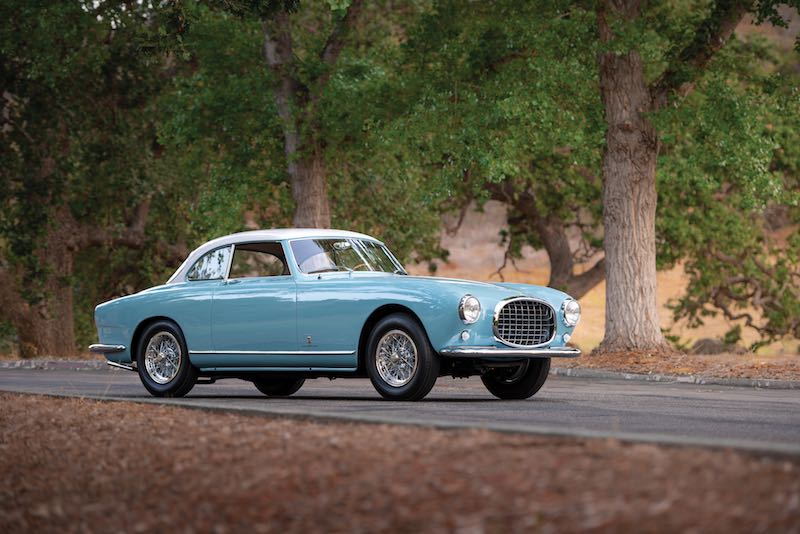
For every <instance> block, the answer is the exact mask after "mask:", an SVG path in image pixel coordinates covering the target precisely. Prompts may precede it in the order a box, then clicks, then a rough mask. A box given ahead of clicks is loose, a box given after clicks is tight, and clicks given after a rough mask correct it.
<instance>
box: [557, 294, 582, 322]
mask: <svg viewBox="0 0 800 534" xmlns="http://www.w3.org/2000/svg"><path fill="white" fill-rule="evenodd" d="M561 315H562V317H563V318H564V324H565V325H567V326H570V327H574V326H576V325H577V324H578V322H579V321H580V320H581V304H580V303H579V302H578V301H577V300H575V299H567V300H565V301H564V302H562V303H561Z"/></svg>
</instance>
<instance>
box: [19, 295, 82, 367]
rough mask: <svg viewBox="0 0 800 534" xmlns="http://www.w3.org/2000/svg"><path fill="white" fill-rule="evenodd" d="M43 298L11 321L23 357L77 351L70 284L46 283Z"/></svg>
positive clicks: (64, 355)
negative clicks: (45, 292) (45, 293)
mask: <svg viewBox="0 0 800 534" xmlns="http://www.w3.org/2000/svg"><path fill="white" fill-rule="evenodd" d="M47 285H48V286H50V287H48V289H47V291H48V293H47V296H46V298H45V300H44V301H43V302H41V303H39V304H37V305H36V306H31V307H30V308H29V309H28V310H27V312H26V313H25V314H24V315H21V316H19V318H18V320H17V321H14V327H15V328H16V330H17V336H18V338H19V352H20V357H22V358H44V357H62V358H63V357H67V356H73V355H74V354H75V353H76V350H77V348H76V345H75V329H74V323H75V321H74V317H73V308H72V305H73V300H72V287H70V286H68V285H63V284H62V283H60V282H59V281H57V280H53V281H52V284H51V283H48V284H47Z"/></svg>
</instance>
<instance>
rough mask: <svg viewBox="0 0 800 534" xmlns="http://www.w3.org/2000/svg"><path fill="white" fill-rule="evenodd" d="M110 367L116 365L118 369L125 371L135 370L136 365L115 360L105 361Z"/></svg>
mask: <svg viewBox="0 0 800 534" xmlns="http://www.w3.org/2000/svg"><path fill="white" fill-rule="evenodd" d="M106 363H107V364H108V365H109V366H111V367H117V368H118V369H125V370H126V371H133V372H134V373H135V372H136V367H134V366H132V365H128V364H126V363H117V362H106Z"/></svg>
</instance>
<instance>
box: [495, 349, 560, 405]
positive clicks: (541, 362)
mask: <svg viewBox="0 0 800 534" xmlns="http://www.w3.org/2000/svg"><path fill="white" fill-rule="evenodd" d="M549 371H550V358H541V359H530V360H526V361H525V362H524V363H523V364H522V365H520V366H518V367H502V368H497V369H492V370H491V371H488V372H487V373H484V374H483V375H481V380H482V381H483V385H484V386H486V389H488V390H489V393H491V394H492V395H494V396H495V397H497V398H498V399H504V400H521V399H527V398H530V397H532V396H533V395H535V394H536V392H537V391H539V390H540V389H542V386H543V385H544V382H545V380H547V373H548V372H549Z"/></svg>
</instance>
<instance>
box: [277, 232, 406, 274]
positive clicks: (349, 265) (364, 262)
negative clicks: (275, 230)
mask: <svg viewBox="0 0 800 534" xmlns="http://www.w3.org/2000/svg"><path fill="white" fill-rule="evenodd" d="M291 246H292V253H294V259H295V261H297V266H298V267H299V268H300V270H301V271H302V272H304V273H306V274H315V273H323V272H332V271H378V272H385V273H399V274H406V273H405V270H403V267H402V265H400V263H399V262H398V261H397V260H396V259H395V258H394V256H393V255H392V253H391V252H389V250H388V249H387V248H386V247H385V246H383V245H381V244H380V243H376V242H374V241H367V240H364V239H298V240H296V241H292V242H291Z"/></svg>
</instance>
